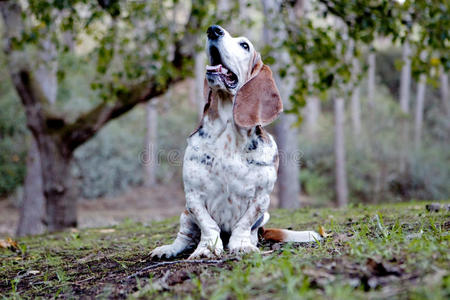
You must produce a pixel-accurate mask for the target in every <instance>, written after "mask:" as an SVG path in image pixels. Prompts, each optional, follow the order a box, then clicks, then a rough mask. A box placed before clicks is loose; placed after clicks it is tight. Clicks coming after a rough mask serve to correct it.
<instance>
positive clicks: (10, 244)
mask: <svg viewBox="0 0 450 300" xmlns="http://www.w3.org/2000/svg"><path fill="white" fill-rule="evenodd" d="M0 248H5V249H10V250H19V246H17V242H16V241H14V240H13V239H12V238H10V237H8V238H7V239H6V240H0Z"/></svg>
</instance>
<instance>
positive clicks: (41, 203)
mask: <svg viewBox="0 0 450 300" xmlns="http://www.w3.org/2000/svg"><path fill="white" fill-rule="evenodd" d="M41 170H42V169H41V159H40V156H39V149H38V146H37V143H36V139H35V138H34V136H33V135H31V138H30V145H29V148H28V153H27V174H26V177H25V188H24V190H25V191H24V198H23V200H22V205H21V207H20V217H19V226H18V228H17V235H18V236H25V235H30V234H41V233H43V232H44V230H45V226H44V223H43V221H44V215H45V199H44V194H43V187H42V173H41Z"/></svg>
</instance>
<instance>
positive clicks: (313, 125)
mask: <svg viewBox="0 0 450 300" xmlns="http://www.w3.org/2000/svg"><path fill="white" fill-rule="evenodd" d="M305 71H306V74H307V76H308V86H309V87H312V85H313V84H314V66H313V65H308V66H306V67H305ZM319 116H320V99H319V98H318V97H317V96H309V97H308V98H307V99H306V106H305V109H304V119H305V129H306V134H307V136H308V138H309V139H311V140H314V139H315V138H316V133H317V122H318V119H319Z"/></svg>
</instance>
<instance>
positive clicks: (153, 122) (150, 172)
mask: <svg viewBox="0 0 450 300" xmlns="http://www.w3.org/2000/svg"><path fill="white" fill-rule="evenodd" d="M146 109H147V134H146V147H147V153H148V157H147V161H146V162H145V164H144V165H145V186H146V187H153V186H155V184H156V170H157V167H158V155H157V154H158V144H157V140H158V138H157V134H158V109H157V100H156V99H155V100H153V101H151V102H148V103H147V104H146Z"/></svg>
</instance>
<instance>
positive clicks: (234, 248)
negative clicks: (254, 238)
mask: <svg viewBox="0 0 450 300" xmlns="http://www.w3.org/2000/svg"><path fill="white" fill-rule="evenodd" d="M228 248H229V249H230V253H231V254H235V255H239V254H247V253H252V252H259V249H258V247H256V246H254V245H253V244H252V243H251V241H250V240H248V241H247V240H242V241H238V242H236V241H234V242H230V243H229V245H228Z"/></svg>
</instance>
